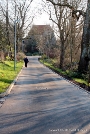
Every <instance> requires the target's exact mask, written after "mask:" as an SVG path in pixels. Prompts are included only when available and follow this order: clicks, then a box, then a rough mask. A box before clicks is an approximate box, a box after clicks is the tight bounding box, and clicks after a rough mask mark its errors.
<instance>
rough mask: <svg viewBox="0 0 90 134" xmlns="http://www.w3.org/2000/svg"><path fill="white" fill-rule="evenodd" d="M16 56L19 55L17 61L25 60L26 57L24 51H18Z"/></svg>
mask: <svg viewBox="0 0 90 134" xmlns="http://www.w3.org/2000/svg"><path fill="white" fill-rule="evenodd" d="M16 57H17V61H20V60H23V59H24V57H25V54H24V53H22V52H18V53H17V56H16Z"/></svg>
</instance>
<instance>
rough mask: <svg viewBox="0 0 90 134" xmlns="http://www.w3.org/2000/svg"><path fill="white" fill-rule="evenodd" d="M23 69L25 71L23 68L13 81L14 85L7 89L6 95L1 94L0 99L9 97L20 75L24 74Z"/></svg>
mask: <svg viewBox="0 0 90 134" xmlns="http://www.w3.org/2000/svg"><path fill="white" fill-rule="evenodd" d="M22 69H23V66H22V68H21V70H20V72H19V73H18V74H17V76H16V78H15V79H14V80H13V82H12V83H11V84H10V86H9V87H8V88H7V90H6V91H5V92H4V93H1V94H0V98H3V97H5V96H7V95H9V94H10V92H11V90H12V88H13V86H14V85H15V83H16V81H17V80H18V77H19V75H20V74H21V72H22Z"/></svg>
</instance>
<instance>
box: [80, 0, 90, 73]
mask: <svg viewBox="0 0 90 134" xmlns="http://www.w3.org/2000/svg"><path fill="white" fill-rule="evenodd" d="M89 60H90V0H88V4H87V10H86V16H85V20H84V27H83V36H82V42H81V56H80V61H79V66H78V71H79V72H81V73H83V72H87V70H88V63H89Z"/></svg>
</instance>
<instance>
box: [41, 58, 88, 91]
mask: <svg viewBox="0 0 90 134" xmlns="http://www.w3.org/2000/svg"><path fill="white" fill-rule="evenodd" d="M40 62H42V63H43V64H44V65H45V66H47V67H49V68H50V69H52V70H53V71H54V72H56V73H58V74H60V75H61V76H63V77H65V78H66V79H69V80H71V81H73V82H74V83H76V84H78V85H79V86H81V87H83V88H86V89H87V88H88V89H89V87H90V83H89V84H88V82H87V79H86V76H84V75H81V74H79V73H78V72H75V71H71V70H61V69H59V68H58V67H56V66H54V61H53V60H51V59H44V60H43V59H40ZM88 89H87V90H88Z"/></svg>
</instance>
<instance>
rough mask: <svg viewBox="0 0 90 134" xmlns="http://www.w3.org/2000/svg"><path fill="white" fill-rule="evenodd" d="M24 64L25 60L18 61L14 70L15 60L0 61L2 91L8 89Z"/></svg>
mask: <svg viewBox="0 0 90 134" xmlns="http://www.w3.org/2000/svg"><path fill="white" fill-rule="evenodd" d="M22 66H23V62H17V64H16V69H15V71H14V61H4V62H0V93H3V92H5V91H6V90H7V88H8V87H9V85H10V84H11V83H12V82H13V80H14V79H15V77H16V76H17V74H18V73H19V71H20V70H21V68H22Z"/></svg>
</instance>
